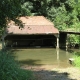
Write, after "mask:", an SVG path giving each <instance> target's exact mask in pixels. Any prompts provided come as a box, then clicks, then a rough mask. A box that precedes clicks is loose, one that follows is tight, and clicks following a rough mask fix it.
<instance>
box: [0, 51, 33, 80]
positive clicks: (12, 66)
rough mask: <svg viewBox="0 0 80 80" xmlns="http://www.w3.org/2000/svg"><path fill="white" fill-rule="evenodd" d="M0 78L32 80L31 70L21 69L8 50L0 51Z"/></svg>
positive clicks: (3, 79)
mask: <svg viewBox="0 0 80 80" xmlns="http://www.w3.org/2000/svg"><path fill="white" fill-rule="evenodd" d="M0 80H34V79H33V75H32V72H31V71H29V70H24V69H21V68H20V66H18V65H17V62H16V61H15V60H14V56H12V55H11V52H10V51H0Z"/></svg>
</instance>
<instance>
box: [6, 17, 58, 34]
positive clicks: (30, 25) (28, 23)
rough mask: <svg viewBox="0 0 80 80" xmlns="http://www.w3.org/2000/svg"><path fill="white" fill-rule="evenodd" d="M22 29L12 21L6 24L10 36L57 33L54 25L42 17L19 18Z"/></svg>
mask: <svg viewBox="0 0 80 80" xmlns="http://www.w3.org/2000/svg"><path fill="white" fill-rule="evenodd" d="M19 20H21V21H22V23H23V24H24V27H23V28H20V29H19V26H17V25H15V24H14V22H13V21H11V23H9V24H8V26H9V27H8V28H7V32H8V33H9V34H10V33H12V34H54V33H59V31H58V29H57V28H55V27H54V24H53V23H52V22H50V21H49V20H48V19H46V18H45V17H43V16H30V17H29V16H26V17H20V18H19Z"/></svg>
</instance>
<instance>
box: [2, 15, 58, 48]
mask: <svg viewBox="0 0 80 80" xmlns="http://www.w3.org/2000/svg"><path fill="white" fill-rule="evenodd" d="M19 20H21V21H22V23H23V26H24V27H23V28H20V26H17V25H15V23H14V22H13V21H11V22H10V23H9V24H8V26H7V28H6V30H5V32H4V34H3V36H2V47H14V48H15V47H25V48H27V47H57V48H59V31H58V29H57V28H55V27H54V24H53V23H52V22H50V21H49V20H48V19H46V18H45V17H43V16H26V17H20V18H19Z"/></svg>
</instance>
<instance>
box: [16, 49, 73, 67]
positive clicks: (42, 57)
mask: <svg viewBox="0 0 80 80" xmlns="http://www.w3.org/2000/svg"><path fill="white" fill-rule="evenodd" d="M14 52H15V54H14V55H15V56H16V58H15V59H16V60H18V61H19V62H20V63H21V64H22V65H37V66H38V65H53V66H57V67H70V66H71V64H70V63H69V58H71V57H72V55H73V52H71V51H70V52H66V51H65V50H61V49H59V50H57V49H55V48H34V49H33V48H32V49H16V50H14Z"/></svg>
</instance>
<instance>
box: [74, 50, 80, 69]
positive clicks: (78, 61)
mask: <svg viewBox="0 0 80 80" xmlns="http://www.w3.org/2000/svg"><path fill="white" fill-rule="evenodd" d="M73 65H74V66H76V67H78V68H80V52H76V53H74V63H73Z"/></svg>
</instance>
